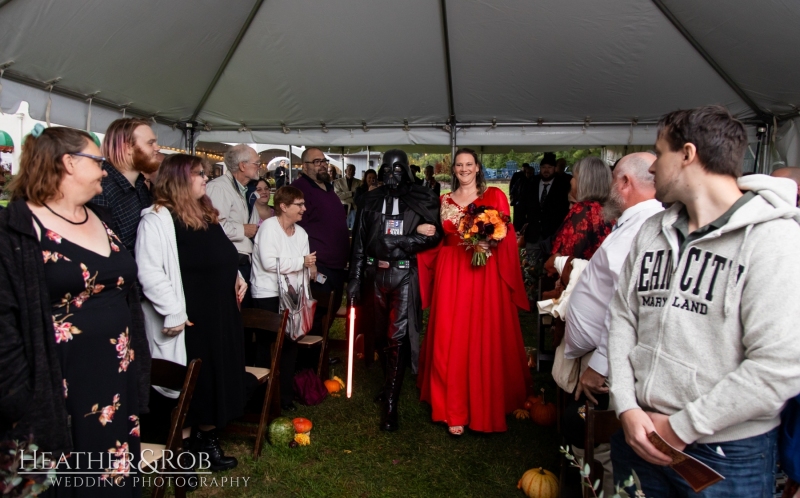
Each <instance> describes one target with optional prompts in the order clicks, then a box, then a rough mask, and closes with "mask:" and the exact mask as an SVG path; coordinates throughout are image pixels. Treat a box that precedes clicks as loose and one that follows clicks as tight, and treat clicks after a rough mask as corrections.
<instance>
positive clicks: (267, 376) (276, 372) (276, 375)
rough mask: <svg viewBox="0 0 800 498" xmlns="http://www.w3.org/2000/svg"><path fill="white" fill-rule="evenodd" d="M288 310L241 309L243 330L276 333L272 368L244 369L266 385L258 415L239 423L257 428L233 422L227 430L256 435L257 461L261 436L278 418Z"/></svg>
mask: <svg viewBox="0 0 800 498" xmlns="http://www.w3.org/2000/svg"><path fill="white" fill-rule="evenodd" d="M288 317H289V311H288V310H284V312H283V313H282V314H279V313H273V312H271V311H267V310H261V309H256V308H244V309H242V324H243V325H244V327H245V328H251V329H254V330H255V331H256V333H257V334H264V333H268V332H269V333H274V334H277V337H276V339H275V342H274V343H273V345H272V365H271V368H259V367H245V370H246V371H247V372H249V373H251V374H253V375H254V376H255V377H256V378H257V379H258V383H259V384H265V383H266V384H267V394H266V395H265V396H264V403H263V405H262V406H261V413H260V414H259V415H258V416H255V417H254V416H251V415H249V414H246V415H244V416H243V417H242V418H241V419H240V421H241V422H254V423H257V424H258V427H257V428H255V429H254V428H253V427H252V426H249V425H248V426H243V425H240V424H239V423H238V422H239V421H236V422H233V423H232V424H231V425H230V426H229V427H228V429H227V430H228V431H229V432H234V433H239V434H246V435H250V436H252V435H255V436H256V442H255V445H254V446H253V458H254V459H257V458H258V457H259V456H260V455H261V448H262V445H263V443H264V433H265V432H266V429H267V424H269V422H270V420H271V419H272V417H277V416H280V413H281V406H280V366H281V351H282V350H283V336H284V335H285V332H286V321H287V320H288Z"/></svg>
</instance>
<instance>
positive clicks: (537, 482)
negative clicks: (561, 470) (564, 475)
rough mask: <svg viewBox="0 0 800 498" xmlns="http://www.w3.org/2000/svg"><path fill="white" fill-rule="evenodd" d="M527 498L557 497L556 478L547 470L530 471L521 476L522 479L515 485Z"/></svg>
mask: <svg viewBox="0 0 800 498" xmlns="http://www.w3.org/2000/svg"><path fill="white" fill-rule="evenodd" d="M517 489H521V490H522V492H523V493H525V495H526V496H528V497H529V498H556V497H557V496H558V478H557V477H556V476H555V474H553V473H552V472H550V471H549V470H544V469H543V468H541V467H539V468H538V469H530V470H528V471H526V472H525V473H524V474H522V479H520V480H519V482H518V483H517Z"/></svg>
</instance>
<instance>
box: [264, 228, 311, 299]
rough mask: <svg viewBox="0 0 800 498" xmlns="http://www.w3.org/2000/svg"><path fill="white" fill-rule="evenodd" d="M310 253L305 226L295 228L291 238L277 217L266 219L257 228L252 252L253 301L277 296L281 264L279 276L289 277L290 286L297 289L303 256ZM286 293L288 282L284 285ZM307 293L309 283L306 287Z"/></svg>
mask: <svg viewBox="0 0 800 498" xmlns="http://www.w3.org/2000/svg"><path fill="white" fill-rule="evenodd" d="M308 254H310V251H309V248H308V234H307V233H306V231H305V230H303V227H301V226H300V225H298V224H296V223H295V225H294V235H293V236H291V237H289V236H287V235H286V232H284V231H283V228H281V225H280V223H278V217H277V216H273V217H272V218H267V219H266V220H264V222H263V223H262V224H261V226H260V227H259V228H258V233H256V244H255V249H254V250H253V270H252V273H251V274H250V283H251V285H252V286H251V288H250V291H251V292H252V294H253V297H254V298H266V297H275V296H277V295H278V264H277V258H280V259H281V268H280V273H281V274H282V275H287V276H288V277H289V283H290V284H292V286H293V287H294V288H295V289H297V288H298V284H300V283H301V279H302V278H303V265H304V262H305V261H304V257H305V256H307V255H308ZM281 285H282V288H283V289H284V291H285V290H286V283H285V282H282V283H281ZM304 287H305V289H306V291H307V290H308V282H306V285H305V286H304Z"/></svg>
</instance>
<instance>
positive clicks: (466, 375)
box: [417, 187, 533, 432]
mask: <svg viewBox="0 0 800 498" xmlns="http://www.w3.org/2000/svg"><path fill="white" fill-rule="evenodd" d="M441 203H442V207H441V215H442V225H443V227H444V232H445V238H444V241H443V242H442V244H440V245H439V247H438V248H436V249H433V250H430V251H426V252H424V253H421V254H420V255H419V256H418V261H419V269H420V270H419V271H420V287H421V293H422V302H423V307H427V306H428V304H430V307H431V312H430V318H429V319H428V331H427V333H426V335H425V339H424V341H423V343H422V346H421V351H420V361H419V377H418V378H417V384H418V386H419V388H420V389H421V390H422V394H421V396H420V397H421V399H422V400H423V401H427V402H429V403H430V404H431V406H432V408H433V420H434V421H443V422H445V423H447V424H448V425H450V426H455V425H465V426H469V427H470V428H471V429H472V430H475V431H481V432H502V431H505V430H506V414H507V413H510V412H511V411H513V410H514V409H516V408H519V407H521V406H522V404H523V403H524V402H525V397H526V395H527V392H528V390H529V388H530V389H532V387H533V381H532V379H531V374H530V370H529V368H528V362H527V358H526V355H525V349H524V346H523V343H522V333H521V331H520V326H519V317H518V314H517V311H518V310H517V308H522V309H524V310H526V311H527V310H528V309H529V307H528V298H527V296H526V294H525V288H524V286H523V283H522V273H521V270H520V261H519V252H518V249H517V247H516V244H515V243H516V235H515V233H514V229H513V227H511V226H509V230H508V235H507V236H506V238H505V239H503V240H502V241H501V242H500V244H499V245H498V247H497V248H494V249H492V255H491V256H490V257H489V258H488V260H487V263H486V266H483V267H480V266H478V267H474V266H472V264H471V260H472V249H469V250H467V248H466V247H465V246H463V245H459V244H460V242H461V241H460V239H459V237H458V235H457V234H456V228H457V226H458V221H459V220H460V218H461V216H462V213H463V211H464V208H462V207H460V206H459V205H458V204H456V203H455V202H454V201H453V200H452V199H451V198H450V195H449V194H446V195H444V196H442V198H441ZM475 204H476V205H479V206H480V205H485V206H491V207H494V208H496V209H497V210H499V211H501V212H503V213H506V214H508V213H509V212H510V209H509V206H508V200H507V199H506V196H505V194H504V193H503V192H502V191H501V190H500V189H497V188H494V187H489V188H488V189H487V190H486V192H485V193H484V195H483V197H482V198H478V199H477V200H476V201H475Z"/></svg>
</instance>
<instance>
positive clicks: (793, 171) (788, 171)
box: [770, 166, 800, 207]
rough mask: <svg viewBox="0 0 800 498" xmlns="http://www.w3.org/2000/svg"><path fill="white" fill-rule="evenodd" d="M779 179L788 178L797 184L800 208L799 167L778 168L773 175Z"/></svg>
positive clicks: (799, 205)
mask: <svg viewBox="0 0 800 498" xmlns="http://www.w3.org/2000/svg"><path fill="white" fill-rule="evenodd" d="M770 176H776V177H778V178H788V179H790V180H794V182H795V183H796V184H797V206H798V207H800V168H798V167H797V166H787V167H785V168H778V169H776V170H775V171H773V172H772V175H770Z"/></svg>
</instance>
